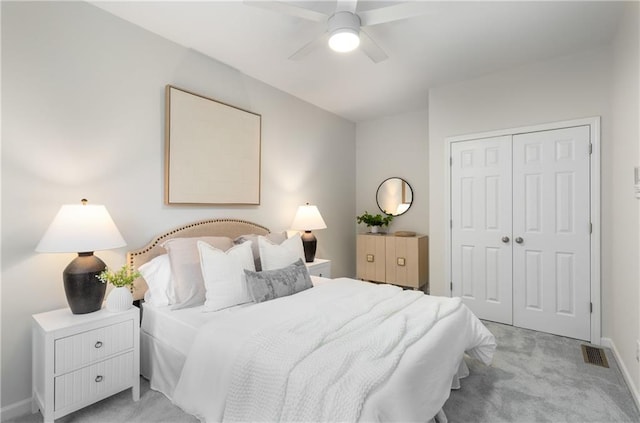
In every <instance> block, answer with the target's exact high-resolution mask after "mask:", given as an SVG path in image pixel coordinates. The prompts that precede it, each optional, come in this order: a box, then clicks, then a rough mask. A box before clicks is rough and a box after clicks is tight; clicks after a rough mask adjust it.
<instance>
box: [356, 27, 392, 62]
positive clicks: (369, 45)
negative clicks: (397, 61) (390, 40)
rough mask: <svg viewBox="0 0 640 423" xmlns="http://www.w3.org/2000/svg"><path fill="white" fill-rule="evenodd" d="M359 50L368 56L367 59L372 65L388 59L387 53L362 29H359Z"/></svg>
mask: <svg viewBox="0 0 640 423" xmlns="http://www.w3.org/2000/svg"><path fill="white" fill-rule="evenodd" d="M360 48H361V49H362V51H363V52H364V54H366V55H367V56H369V59H371V60H372V61H373V63H380V62H382V61H383V60H387V59H388V58H389V56H387V53H385V52H384V50H382V49H381V48H380V46H379V45H378V44H376V42H375V41H373V39H372V38H371V37H370V36H369V34H367V33H366V32H364V31H363V30H362V29H360Z"/></svg>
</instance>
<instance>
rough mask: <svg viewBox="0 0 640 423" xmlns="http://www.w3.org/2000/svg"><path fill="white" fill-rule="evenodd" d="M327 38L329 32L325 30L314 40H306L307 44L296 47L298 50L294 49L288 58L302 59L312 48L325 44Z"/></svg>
mask: <svg viewBox="0 0 640 423" xmlns="http://www.w3.org/2000/svg"><path fill="white" fill-rule="evenodd" d="M328 39H329V34H327V33H326V32H325V33H324V34H322V35H321V36H319V37H318V38H316V39H315V40H313V41H311V42H308V43H307V44H305V45H304V46H302V47H301V48H300V49H298V51H296V52H295V53H293V54H292V55H291V56H289V60H300V59H302V58H303V57H305V56H307V55H308V54H309V53H311V52H312V51H313V50H315V49H317V48H318V47H320V46H322V45H325V46H326V45H327V41H328Z"/></svg>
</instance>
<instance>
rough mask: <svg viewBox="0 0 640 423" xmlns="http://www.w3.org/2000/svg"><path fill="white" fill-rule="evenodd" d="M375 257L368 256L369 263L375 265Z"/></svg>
mask: <svg viewBox="0 0 640 423" xmlns="http://www.w3.org/2000/svg"><path fill="white" fill-rule="evenodd" d="M374 260H375V256H374V255H373V254H367V263H373V262H374Z"/></svg>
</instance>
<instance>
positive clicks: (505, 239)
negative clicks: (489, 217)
mask: <svg viewBox="0 0 640 423" xmlns="http://www.w3.org/2000/svg"><path fill="white" fill-rule="evenodd" d="M502 242H504V243H505V244H506V243H507V242H509V237H508V236H503V237H502Z"/></svg>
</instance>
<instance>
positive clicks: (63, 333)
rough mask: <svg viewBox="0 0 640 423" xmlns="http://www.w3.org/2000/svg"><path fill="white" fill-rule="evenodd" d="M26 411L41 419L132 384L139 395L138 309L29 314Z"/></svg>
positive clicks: (49, 418)
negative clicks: (29, 375) (30, 393)
mask: <svg viewBox="0 0 640 423" xmlns="http://www.w3.org/2000/svg"><path fill="white" fill-rule="evenodd" d="M32 317H33V322H32V342H33V343H32V349H33V355H32V367H33V369H32V370H33V371H32V373H33V375H32V377H33V381H32V386H33V388H32V389H33V396H32V399H31V410H32V411H33V412H34V413H35V412H37V411H38V409H40V411H41V412H42V416H43V417H44V421H45V422H53V420H54V419H57V418H59V417H62V416H64V415H67V414H69V413H71V412H73V411H76V410H78V409H80V408H83V407H86V406H87V405H90V404H93V403H94V402H96V401H99V400H101V399H104V398H106V397H109V396H111V395H113V394H115V393H118V392H120V391H123V390H125V389H127V388H131V394H132V396H133V400H134V401H138V399H140V309H139V308H137V307H132V308H130V309H129V310H127V311H123V312H119V313H112V312H108V311H106V310H105V309H102V310H99V311H96V312H93V313H87V314H72V313H71V310H69V309H68V308H65V309H61V310H54V311H50V312H47V313H40V314H34V315H33V316H32Z"/></svg>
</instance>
